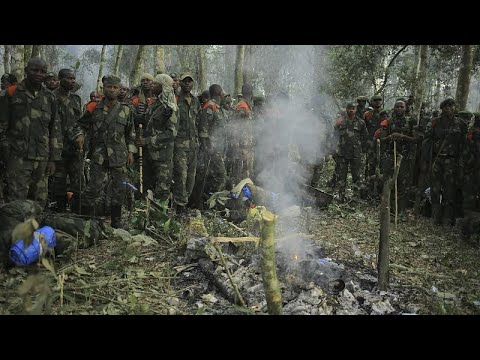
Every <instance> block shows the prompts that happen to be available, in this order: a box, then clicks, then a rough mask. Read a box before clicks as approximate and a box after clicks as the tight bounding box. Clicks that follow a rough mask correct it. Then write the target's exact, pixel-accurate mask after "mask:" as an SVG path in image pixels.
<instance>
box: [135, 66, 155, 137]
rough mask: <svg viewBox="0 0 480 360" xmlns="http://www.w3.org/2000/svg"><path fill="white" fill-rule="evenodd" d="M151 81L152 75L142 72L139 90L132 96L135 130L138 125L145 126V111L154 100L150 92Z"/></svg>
mask: <svg viewBox="0 0 480 360" xmlns="http://www.w3.org/2000/svg"><path fill="white" fill-rule="evenodd" d="M152 83H153V76H152V75H150V74H148V73H145V74H143V75H142V77H141V80H140V92H139V93H138V95H136V96H134V97H133V98H132V105H133V116H134V120H135V131H138V125H140V124H142V125H143V126H145V113H146V112H147V109H148V108H149V107H150V106H152V104H153V102H154V101H155V98H154V97H153V94H152Z"/></svg>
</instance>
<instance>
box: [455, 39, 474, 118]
mask: <svg viewBox="0 0 480 360" xmlns="http://www.w3.org/2000/svg"><path fill="white" fill-rule="evenodd" d="M473 49H474V45H462V63H461V65H460V71H459V73H458V80H457V93H456V95H455V98H456V101H457V109H458V110H459V111H462V110H465V107H466V106H467V100H468V91H469V88H470V78H471V76H472V65H473Z"/></svg>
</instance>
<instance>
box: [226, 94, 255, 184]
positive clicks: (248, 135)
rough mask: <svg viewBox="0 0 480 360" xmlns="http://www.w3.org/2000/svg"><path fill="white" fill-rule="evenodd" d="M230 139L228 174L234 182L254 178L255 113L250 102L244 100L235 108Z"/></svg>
mask: <svg viewBox="0 0 480 360" xmlns="http://www.w3.org/2000/svg"><path fill="white" fill-rule="evenodd" d="M228 137H229V140H228V143H229V150H228V154H227V157H228V159H229V164H228V172H229V174H230V175H231V178H232V180H233V182H234V183H238V182H239V181H240V180H242V179H245V178H251V177H253V161H254V153H253V149H254V136H253V112H252V104H251V103H250V102H249V101H247V100H245V99H242V100H240V101H239V102H238V104H237V106H236V107H235V112H234V115H233V116H232V120H231V121H230V129H229V136H228Z"/></svg>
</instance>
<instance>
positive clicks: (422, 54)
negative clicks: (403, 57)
mask: <svg viewBox="0 0 480 360" xmlns="http://www.w3.org/2000/svg"><path fill="white" fill-rule="evenodd" d="M418 52H419V62H418V67H417V68H418V70H417V71H416V81H415V82H416V88H415V92H413V93H412V94H414V96H415V104H416V106H415V108H416V110H417V112H418V115H420V113H419V112H420V109H421V108H422V103H423V101H424V100H425V88H426V86H427V66H428V45H420V48H419V49H418Z"/></svg>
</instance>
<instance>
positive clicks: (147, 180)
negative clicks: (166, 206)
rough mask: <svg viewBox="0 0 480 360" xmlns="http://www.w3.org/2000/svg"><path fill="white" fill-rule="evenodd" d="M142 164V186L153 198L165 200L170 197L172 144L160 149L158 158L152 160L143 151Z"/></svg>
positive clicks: (146, 152)
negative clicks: (149, 191)
mask: <svg viewBox="0 0 480 360" xmlns="http://www.w3.org/2000/svg"><path fill="white" fill-rule="evenodd" d="M144 159H145V161H144V164H143V165H144V166H143V188H144V191H145V190H147V189H150V190H152V191H153V195H154V196H155V198H157V199H159V200H161V201H165V200H167V199H168V198H169V197H170V191H171V187H172V171H173V144H172V145H171V146H168V147H167V148H165V149H162V152H161V156H160V159H159V160H153V159H152V157H151V156H150V154H149V153H148V151H145V156H144Z"/></svg>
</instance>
